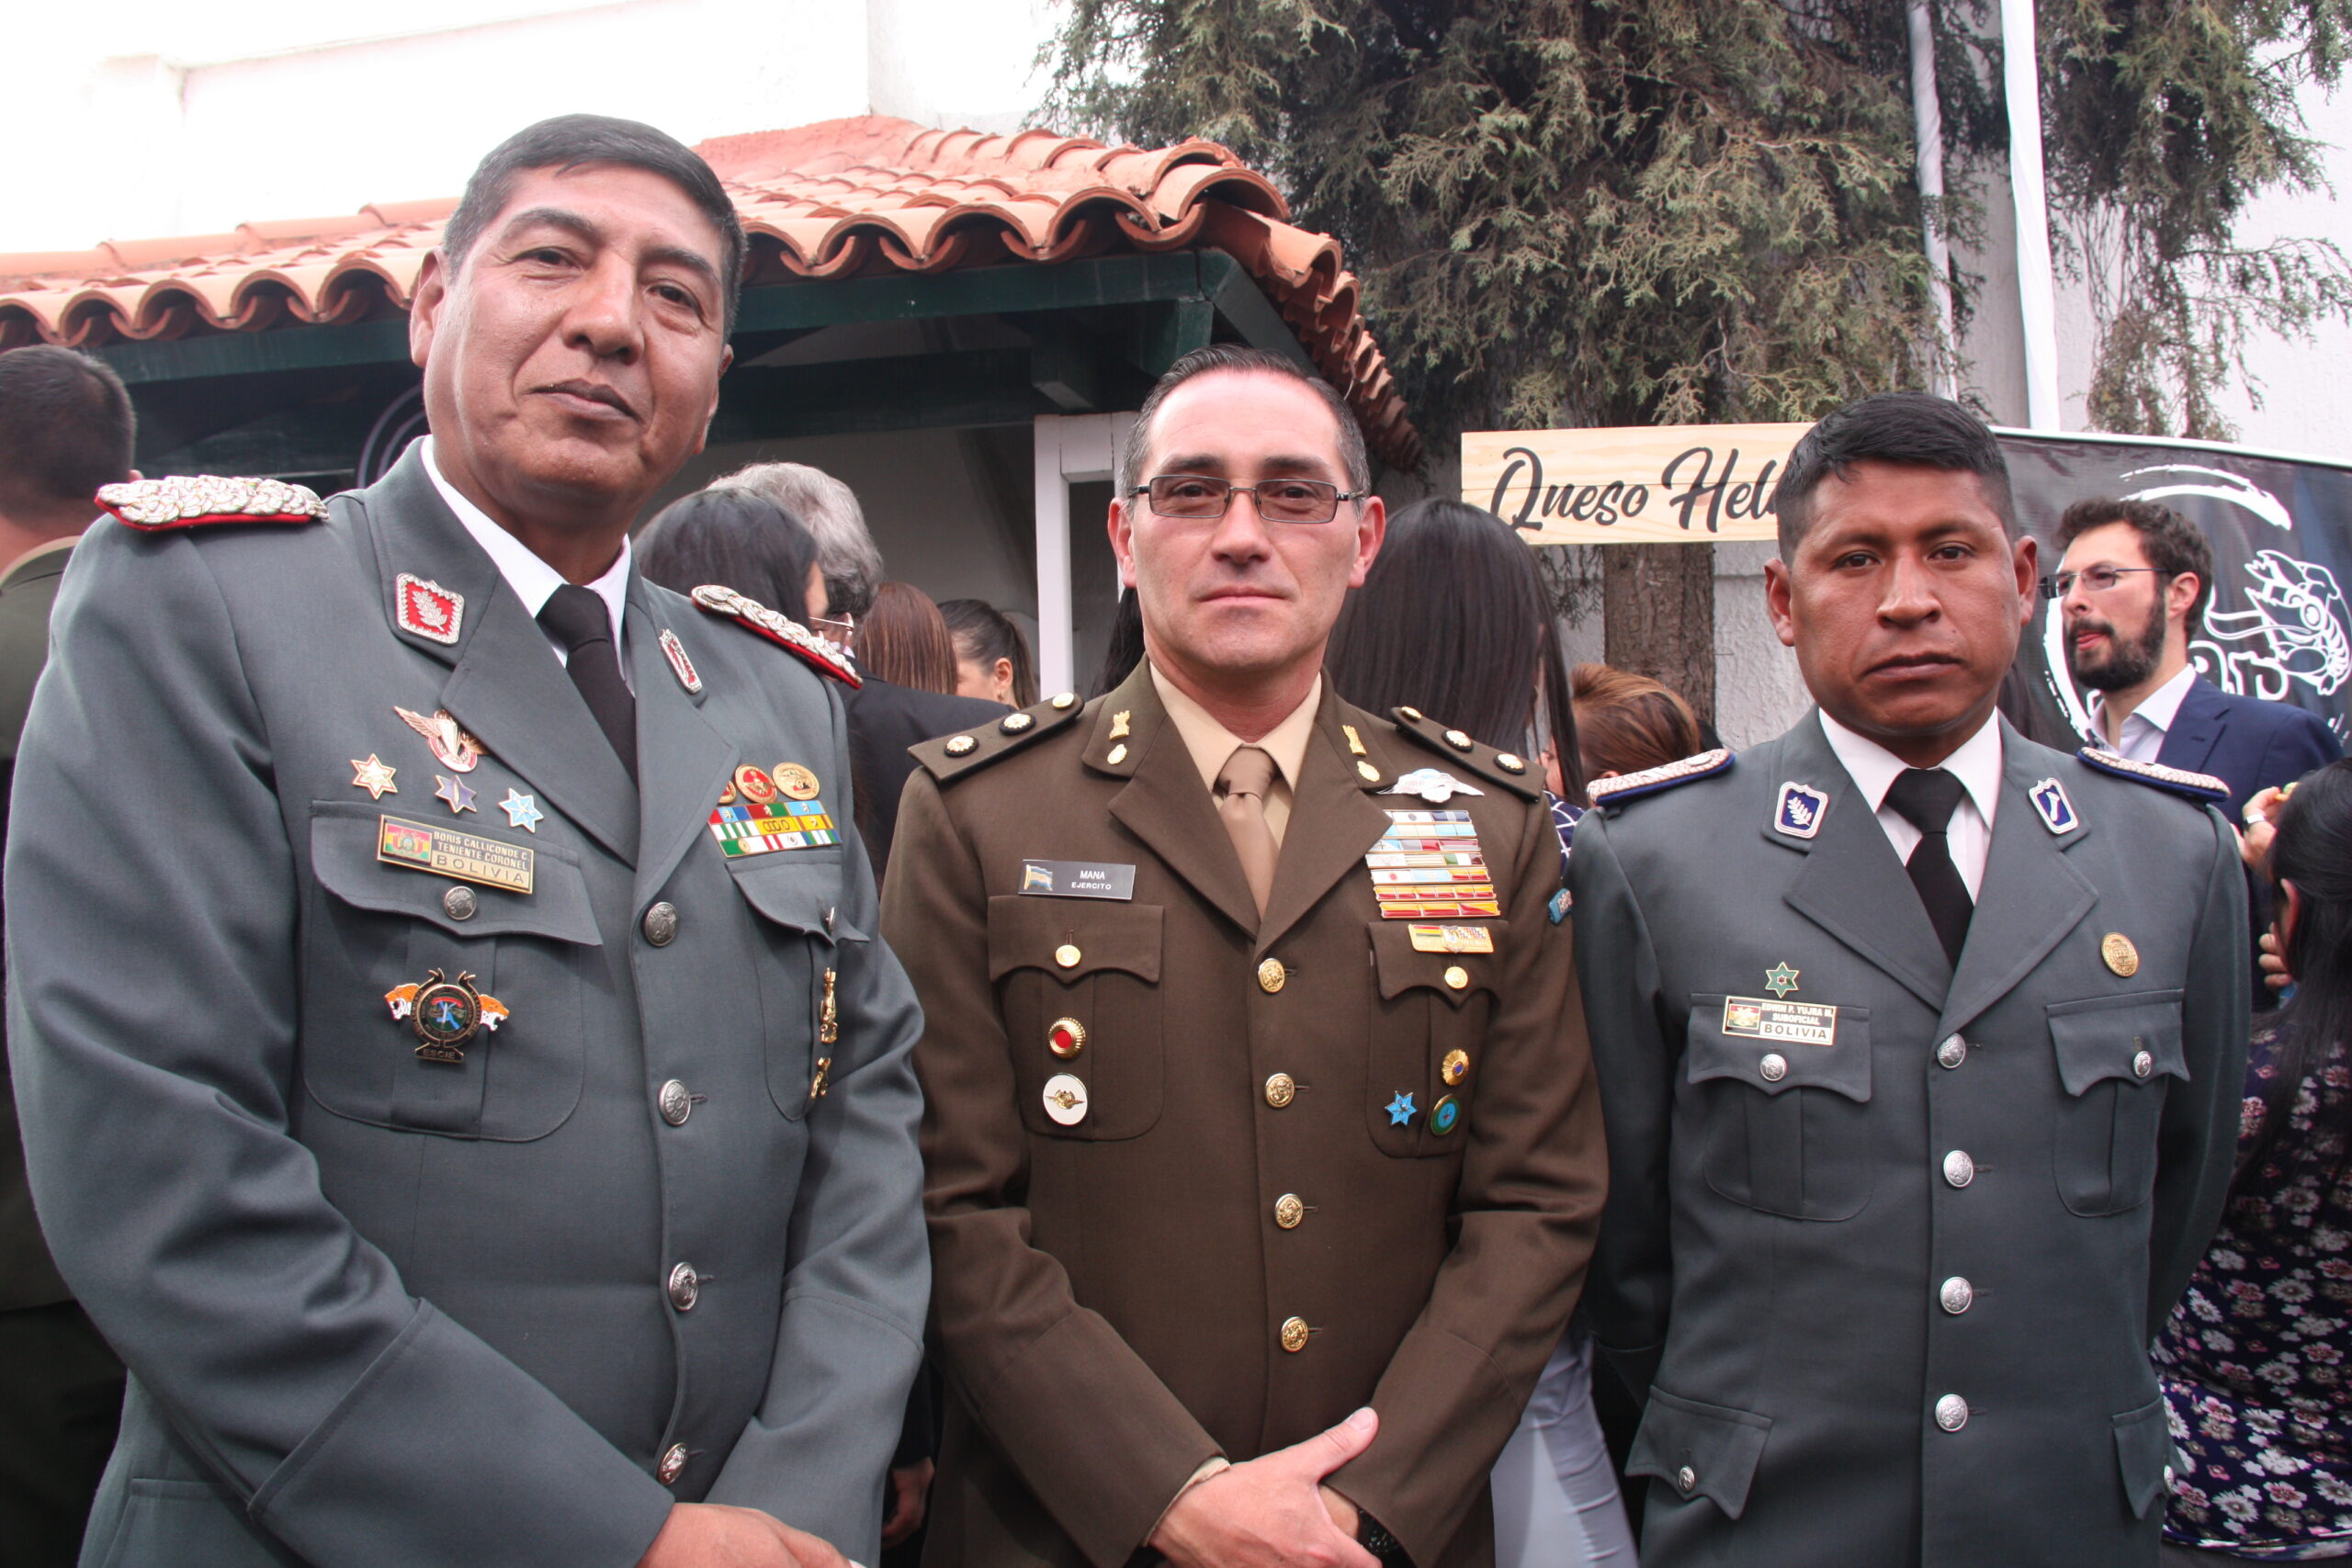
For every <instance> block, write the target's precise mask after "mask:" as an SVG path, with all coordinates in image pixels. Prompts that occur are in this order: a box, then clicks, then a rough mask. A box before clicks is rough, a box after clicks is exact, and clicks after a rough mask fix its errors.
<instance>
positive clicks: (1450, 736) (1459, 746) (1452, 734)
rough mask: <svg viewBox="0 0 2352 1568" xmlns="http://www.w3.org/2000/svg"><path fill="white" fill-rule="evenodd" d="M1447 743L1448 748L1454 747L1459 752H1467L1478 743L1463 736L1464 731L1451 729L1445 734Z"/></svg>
mask: <svg viewBox="0 0 2352 1568" xmlns="http://www.w3.org/2000/svg"><path fill="white" fill-rule="evenodd" d="M1445 743H1446V744H1447V745H1448V746H1451V747H1453V749H1454V750H1457V751H1467V750H1470V748H1471V747H1472V746H1474V745H1476V741H1474V740H1472V739H1470V738H1469V737H1468V736H1466V735H1464V734H1463V733H1462V731H1460V730H1458V729H1449V730H1447V731H1446V732H1445Z"/></svg>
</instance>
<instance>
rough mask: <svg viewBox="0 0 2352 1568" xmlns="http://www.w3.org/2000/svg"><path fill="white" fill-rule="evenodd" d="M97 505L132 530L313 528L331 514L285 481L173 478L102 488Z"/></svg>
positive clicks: (198, 476)
mask: <svg viewBox="0 0 2352 1568" xmlns="http://www.w3.org/2000/svg"><path fill="white" fill-rule="evenodd" d="M97 501H98V504H99V505H100V506H102V507H104V508H106V509H107V511H108V512H110V513H114V515H115V516H116V517H118V518H119V519H121V520H122V521H123V522H124V523H126V524H128V525H130V526H131V527H133V528H138V529H141V530H144V531H145V532H148V533H155V532H158V531H160V530H162V529H164V528H203V527H209V526H210V525H213V524H216V523H315V522H317V521H318V520H319V519H320V518H322V517H324V516H325V515H326V514H327V509H326V504H325V503H324V502H322V501H320V500H319V498H318V495H317V493H316V492H315V491H311V490H308V489H306V488H304V487H303V486H301V485H290V484H288V483H287V482H286V481H285V480H283V479H224V478H220V477H218V476H216V475H212V474H174V475H172V476H171V477H170V478H169V479H131V480H129V481H127V482H125V483H122V484H114V485H103V486H100V487H99V490H98V496H97Z"/></svg>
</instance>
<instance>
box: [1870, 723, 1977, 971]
mask: <svg viewBox="0 0 2352 1568" xmlns="http://www.w3.org/2000/svg"><path fill="white" fill-rule="evenodd" d="M1961 793H1962V792H1961V785H1960V781H1959V780H1958V779H1956V778H1954V777H1953V776H1952V775H1951V773H1947V772H1946V771H1945V770H1943V769H1941V768H1905V770H1904V771H1903V772H1902V773H1901V774H1900V775H1898V776H1897V777H1896V779H1895V781H1894V784H1892V785H1890V786H1889V787H1888V789H1887V792H1886V803H1887V804H1888V805H1889V806H1892V807H1894V809H1895V810H1897V811H1899V812H1901V813H1902V814H1903V816H1904V819H1905V820H1906V821H1908V822H1909V823H1910V824H1911V826H1913V827H1914V828H1917V829H1919V834H1920V838H1919V847H1918V848H1917V849H1915V850H1913V851H1912V852H1911V863H1910V867H1909V869H1910V872H1911V886H1914V887H1916V888H1917V889H1918V890H1919V902H1921V903H1922V904H1925V905H1926V906H1927V907H1928V920H1929V921H1930V922H1932V923H1933V924H1934V926H1935V928H1936V935H1937V936H1938V937H1939V938H1941V939H1942V941H1943V944H1944V955H1945V956H1946V957H1948V958H1950V959H1951V962H1952V967H1954V968H1958V967H1959V966H1960V950H1961V948H1962V946H1963V945H1965V944H1966V942H1967V941H1968V917H1969V916H1970V915H1972V914H1973V913H1975V911H1976V905H1975V901H1974V900H1973V899H1972V898H1970V897H1969V896H1968V884H1967V883H1965V882H1963V881H1962V880H1961V877H1960V867H1958V866H1956V865H1954V864H1952V863H1951V838H1950V836H1949V835H1950V831H1951V814H1952V813H1953V812H1954V811H1957V810H1958V809H1960V797H1961Z"/></svg>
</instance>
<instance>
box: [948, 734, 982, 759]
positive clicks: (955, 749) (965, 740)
mask: <svg viewBox="0 0 2352 1568" xmlns="http://www.w3.org/2000/svg"><path fill="white" fill-rule="evenodd" d="M978 744H979V742H978V741H977V740H975V739H972V738H971V737H970V736H968V735H958V736H955V737H953V738H952V739H949V741H948V742H947V754H948V755H949V756H951V757H961V756H963V755H965V754H966V753H967V752H968V751H970V750H971V749H972V748H973V747H975V746H978Z"/></svg>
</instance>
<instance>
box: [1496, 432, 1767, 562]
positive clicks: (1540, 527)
mask: <svg viewBox="0 0 2352 1568" xmlns="http://www.w3.org/2000/svg"><path fill="white" fill-rule="evenodd" d="M1812 428H1813V427H1812V426H1811V425H1809V424H1665V425H1645V426H1638V427H1633V428H1624V429H1613V430H1502V431H1482V432H1476V433H1474V434H1467V435H1464V437H1463V438H1462V499H1463V500H1464V501H1465V502H1469V503H1470V504H1471V505H1472V506H1483V507H1485V508H1486V509H1487V511H1489V512H1492V513H1495V515H1497V516H1498V517H1500V518H1501V519H1502V520H1503V521H1504V522H1506V523H1508V524H1510V525H1511V526H1512V527H1514V528H1516V529H1518V530H1520V532H1521V535H1522V536H1524V537H1525V538H1526V540H1527V542H1528V543H1529V544H1531V545H1658V544H1689V543H1696V542H1699V541H1702V540H1703V541H1707V542H1710V543H1712V542H1713V541H1715V540H1719V539H1773V538H1777V537H1779V534H1780V520H1779V518H1778V517H1776V516H1775V515H1774V514H1773V512H1772V491H1773V489H1774V487H1775V486H1777V485H1778V484H1779V483H1780V482H1781V469H1782V468H1786V467H1787V466H1788V461H1789V449H1790V448H1791V447H1792V446H1795V445H1796V444H1797V439H1798V438H1799V437H1800V436H1802V435H1804V433H1805V432H1806V431H1808V430H1810V429H1812Z"/></svg>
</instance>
